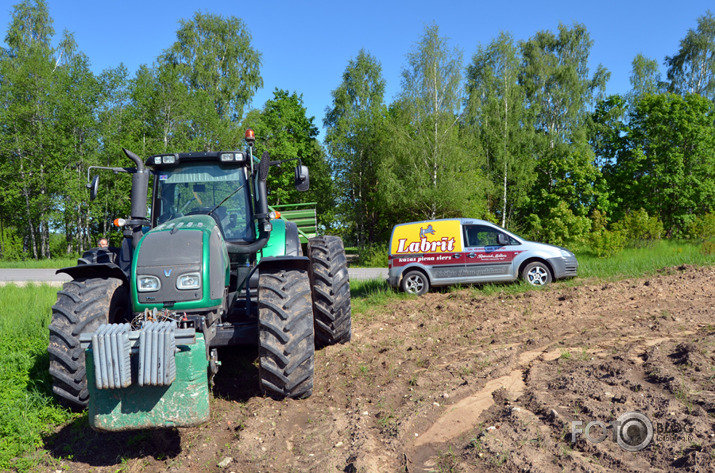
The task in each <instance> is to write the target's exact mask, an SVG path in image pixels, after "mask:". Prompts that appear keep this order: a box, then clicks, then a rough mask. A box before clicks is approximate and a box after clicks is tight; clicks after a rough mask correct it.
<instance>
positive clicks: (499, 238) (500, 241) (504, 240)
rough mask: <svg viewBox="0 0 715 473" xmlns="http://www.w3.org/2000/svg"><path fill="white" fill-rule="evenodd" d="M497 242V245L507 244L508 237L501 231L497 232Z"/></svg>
mask: <svg viewBox="0 0 715 473" xmlns="http://www.w3.org/2000/svg"><path fill="white" fill-rule="evenodd" d="M497 243H498V244H499V246H504V245H508V244H509V237H507V236H506V235H504V234H503V233H499V234H497Z"/></svg>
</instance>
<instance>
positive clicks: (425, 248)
mask: <svg viewBox="0 0 715 473" xmlns="http://www.w3.org/2000/svg"><path fill="white" fill-rule="evenodd" d="M454 247H455V240H454V237H452V238H449V237H442V238H441V239H440V240H435V241H428V240H427V238H421V239H420V241H413V242H412V243H407V238H400V239H399V240H398V246H397V253H415V254H417V253H435V252H442V253H446V252H450V251H455V250H454Z"/></svg>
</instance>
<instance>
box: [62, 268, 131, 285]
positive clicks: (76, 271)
mask: <svg viewBox="0 0 715 473" xmlns="http://www.w3.org/2000/svg"><path fill="white" fill-rule="evenodd" d="M60 273H64V274H68V275H70V276H71V277H72V279H81V278H107V277H112V278H117V279H121V280H122V282H124V283H125V284H127V283H129V280H128V279H127V275H126V274H124V271H122V269H121V268H120V267H119V266H117V265H116V264H114V263H92V264H80V265H77V266H70V267H67V268H60V269H58V270H57V271H56V272H55V274H60Z"/></svg>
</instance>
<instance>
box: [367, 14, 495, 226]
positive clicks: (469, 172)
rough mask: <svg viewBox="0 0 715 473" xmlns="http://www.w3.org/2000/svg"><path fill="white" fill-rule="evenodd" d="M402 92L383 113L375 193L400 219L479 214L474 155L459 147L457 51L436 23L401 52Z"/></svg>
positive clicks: (478, 180)
mask: <svg viewBox="0 0 715 473" xmlns="http://www.w3.org/2000/svg"><path fill="white" fill-rule="evenodd" d="M407 61H408V66H407V67H406V68H405V69H404V71H403V74H402V76H403V83H402V91H401V93H400V96H399V98H398V100H397V101H396V103H394V104H393V105H392V107H391V109H390V113H389V120H388V122H389V132H388V133H389V136H390V137H391V140H390V142H389V143H387V144H386V145H385V151H386V153H385V156H386V158H385V160H384V161H383V163H382V165H381V167H380V173H379V174H380V183H381V195H382V196H383V197H384V198H385V199H386V201H387V202H389V203H391V204H392V211H394V212H395V215H398V216H399V217H398V218H399V219H401V220H402V221H405V220H408V219H415V220H419V219H434V218H441V217H453V216H461V215H475V216H481V215H483V214H484V213H485V205H484V194H483V192H480V191H479V189H483V187H484V178H483V176H482V171H481V168H480V162H479V159H478V158H476V157H475V156H474V155H473V154H472V153H471V152H470V151H469V149H468V148H467V147H465V146H464V144H463V143H464V135H463V133H461V130H460V127H459V126H458V125H459V123H460V121H461V118H462V103H463V93H462V85H461V79H462V74H461V69H462V65H461V64H462V54H461V52H460V51H459V50H452V49H450V48H449V47H448V44H447V39H446V38H443V37H440V36H439V29H438V28H437V26H429V27H426V28H425V33H424V35H423V37H422V39H421V40H420V41H419V42H418V43H417V44H416V46H415V49H414V50H413V51H412V52H411V53H410V54H408V56H407Z"/></svg>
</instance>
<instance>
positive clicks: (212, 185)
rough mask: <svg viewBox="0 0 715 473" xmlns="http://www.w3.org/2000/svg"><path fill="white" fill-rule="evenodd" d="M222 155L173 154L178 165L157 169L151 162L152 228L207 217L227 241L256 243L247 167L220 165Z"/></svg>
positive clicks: (159, 166) (239, 164)
mask: <svg viewBox="0 0 715 473" xmlns="http://www.w3.org/2000/svg"><path fill="white" fill-rule="evenodd" d="M223 154H225V153H223ZM237 154H238V153H237ZM220 155H221V153H216V155H210V154H209V153H201V155H200V156H198V157H196V156H195V155H192V154H188V155H173V156H172V158H174V160H175V162H176V164H171V165H165V164H160V165H154V166H152V164H151V160H152V158H150V159H149V162H147V165H148V166H150V167H154V189H153V193H152V194H153V196H154V198H153V205H152V209H154V211H153V212H152V217H151V224H152V227H157V226H160V225H162V224H166V223H167V222H169V221H172V220H174V219H176V218H179V217H184V216H187V215H200V214H204V215H209V216H211V217H213V218H214V220H215V221H216V223H217V224H218V226H219V228H220V229H221V233H222V234H223V237H224V239H226V240H227V241H229V242H233V243H236V244H240V243H247V242H253V241H255V239H256V229H255V225H254V221H253V218H252V216H253V211H252V205H251V193H250V186H249V176H248V172H247V167H246V166H245V165H242V164H243V163H240V162H238V163H235V162H232V163H230V164H226V163H225V162H220V161H219V159H217V158H219V156H220ZM153 158H154V159H157V158H160V159H166V156H155V157H153ZM157 160H158V159H157ZM177 161H178V162H177Z"/></svg>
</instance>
